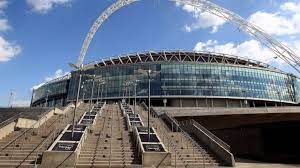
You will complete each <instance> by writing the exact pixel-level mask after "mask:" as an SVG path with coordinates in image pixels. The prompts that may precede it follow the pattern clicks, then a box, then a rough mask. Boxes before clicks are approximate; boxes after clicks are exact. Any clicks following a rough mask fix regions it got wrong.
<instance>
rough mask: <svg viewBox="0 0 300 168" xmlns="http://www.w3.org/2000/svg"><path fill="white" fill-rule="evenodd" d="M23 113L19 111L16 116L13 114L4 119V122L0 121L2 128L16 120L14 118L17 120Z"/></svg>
mask: <svg viewBox="0 0 300 168" xmlns="http://www.w3.org/2000/svg"><path fill="white" fill-rule="evenodd" d="M21 114H22V112H21V113H18V114H16V115H14V116H12V117H10V118H8V119H6V120H4V121H2V122H1V123H0V128H2V127H5V126H6V125H8V124H10V123H11V122H12V121H14V120H16V119H17V118H19V116H20V115H21Z"/></svg>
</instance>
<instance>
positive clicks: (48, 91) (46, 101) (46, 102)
mask: <svg viewBox="0 0 300 168" xmlns="http://www.w3.org/2000/svg"><path fill="white" fill-rule="evenodd" d="M49 93H52V92H51V91H50V90H47V91H46V94H47V96H46V100H45V105H44V107H47V104H48V97H49Z"/></svg>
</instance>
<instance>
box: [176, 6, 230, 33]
mask: <svg viewBox="0 0 300 168" xmlns="http://www.w3.org/2000/svg"><path fill="white" fill-rule="evenodd" d="M176 6H178V7H181V8H182V9H183V10H184V11H186V12H188V13H190V14H192V16H193V18H194V19H195V22H194V23H192V24H190V25H185V26H184V30H185V31H186V32H191V31H194V30H196V29H206V28H211V33H215V32H217V31H218V29H219V27H221V26H222V25H223V24H225V23H226V21H225V20H224V19H223V18H220V17H218V16H216V15H213V14H211V13H209V12H205V11H204V12H203V11H200V10H198V9H196V8H194V7H193V6H191V5H186V4H181V3H178V2H176Z"/></svg>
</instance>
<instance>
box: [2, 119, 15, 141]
mask: <svg viewBox="0 0 300 168" xmlns="http://www.w3.org/2000/svg"><path fill="white" fill-rule="evenodd" d="M15 125H16V122H11V123H10V124H8V125H6V126H4V127H2V128H1V129H0V140H1V139H2V138H4V137H5V136H7V135H8V134H10V133H11V132H13V131H14V128H15Z"/></svg>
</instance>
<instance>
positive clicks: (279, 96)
mask: <svg viewBox="0 0 300 168" xmlns="http://www.w3.org/2000/svg"><path fill="white" fill-rule="evenodd" d="M277 95H278V98H279V102H280V106H282V102H281V95H280V92H279V91H277Z"/></svg>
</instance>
